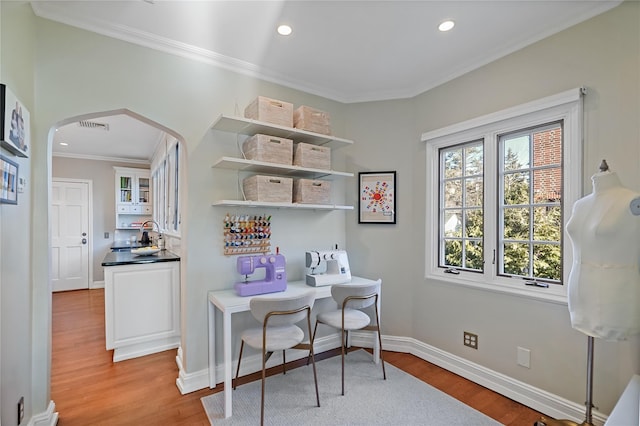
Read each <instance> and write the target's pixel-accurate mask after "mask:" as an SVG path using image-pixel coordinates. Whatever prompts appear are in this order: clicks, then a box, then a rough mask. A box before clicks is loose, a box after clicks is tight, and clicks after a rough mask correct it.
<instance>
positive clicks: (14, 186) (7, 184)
mask: <svg viewBox="0 0 640 426" xmlns="http://www.w3.org/2000/svg"><path fill="white" fill-rule="evenodd" d="M0 176H2V186H1V187H0V204H18V163H15V162H13V161H11V160H9V159H8V158H7V157H5V156H4V155H0Z"/></svg>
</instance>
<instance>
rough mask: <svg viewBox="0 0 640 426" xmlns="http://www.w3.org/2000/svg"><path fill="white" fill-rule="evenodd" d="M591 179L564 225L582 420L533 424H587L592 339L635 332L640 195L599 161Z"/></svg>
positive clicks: (639, 323)
mask: <svg viewBox="0 0 640 426" xmlns="http://www.w3.org/2000/svg"><path fill="white" fill-rule="evenodd" d="M591 180H592V182H593V193H591V194H589V195H587V196H586V197H584V198H581V199H580V200H578V201H577V202H576V203H575V204H574V206H573V212H572V214H571V218H570V219H569V222H568V223H567V233H568V234H569V239H570V242H571V244H572V248H573V264H572V265H571V272H570V273H569V283H568V299H569V313H570V315H571V325H572V326H573V328H575V329H576V330H579V331H581V332H583V333H585V334H586V335H587V400H586V402H585V406H586V408H587V410H586V413H585V420H584V422H582V423H580V424H578V423H576V422H574V421H572V420H553V419H546V418H545V417H543V418H542V419H540V421H538V422H536V423H534V425H535V426H592V425H593V423H592V408H593V402H592V401H593V364H594V361H593V352H594V341H595V338H596V337H599V338H603V339H606V340H625V339H626V338H627V337H628V336H631V335H633V334H637V333H640V244H639V241H640V239H639V238H638V237H639V236H640V218H638V217H635V216H638V215H640V194H637V193H635V192H633V191H631V190H629V189H627V188H624V187H623V186H622V184H621V183H620V179H619V178H618V175H617V174H616V173H613V172H610V171H609V166H608V165H607V162H606V161H605V160H602V164H601V165H600V172H599V173H596V174H595V175H593V176H592V178H591Z"/></svg>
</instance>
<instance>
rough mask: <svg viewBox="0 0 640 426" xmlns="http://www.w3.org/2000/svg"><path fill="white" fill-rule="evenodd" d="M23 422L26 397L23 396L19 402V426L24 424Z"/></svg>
mask: <svg viewBox="0 0 640 426" xmlns="http://www.w3.org/2000/svg"><path fill="white" fill-rule="evenodd" d="M22 420H24V396H21V397H20V401H18V424H20V423H22Z"/></svg>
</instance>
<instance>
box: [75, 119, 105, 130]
mask: <svg viewBox="0 0 640 426" xmlns="http://www.w3.org/2000/svg"><path fill="white" fill-rule="evenodd" d="M78 126H80V127H84V128H85V129H99V130H106V131H109V125H108V124H107V123H98V122H95V121H88V120H82V121H78Z"/></svg>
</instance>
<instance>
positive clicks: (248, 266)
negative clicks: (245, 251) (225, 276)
mask: <svg viewBox="0 0 640 426" xmlns="http://www.w3.org/2000/svg"><path fill="white" fill-rule="evenodd" d="M285 264H286V262H285V259H284V256H283V255H281V254H264V255H263V254H259V255H255V256H240V257H238V263H237V268H238V273H240V274H242V275H244V276H245V280H244V281H241V282H237V283H235V285H234V288H235V289H236V293H238V296H253V295H256V294H264V293H275V292H277V291H285V290H286V289H287V271H286V270H285ZM257 268H265V277H264V279H262V280H255V281H249V280H248V276H249V275H250V274H253V273H254V272H255V270H256V269H257Z"/></svg>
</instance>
